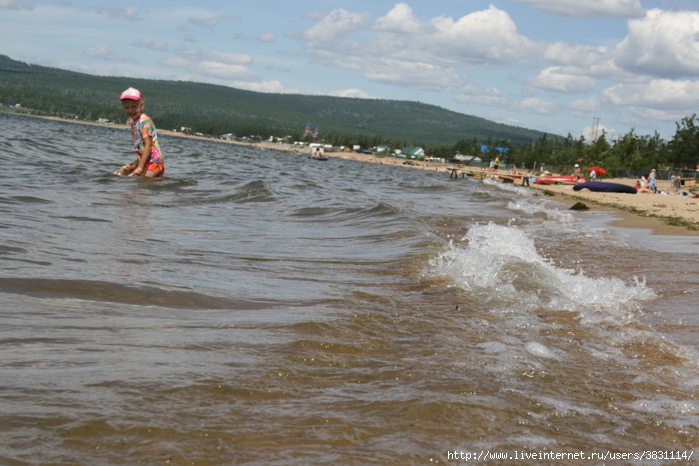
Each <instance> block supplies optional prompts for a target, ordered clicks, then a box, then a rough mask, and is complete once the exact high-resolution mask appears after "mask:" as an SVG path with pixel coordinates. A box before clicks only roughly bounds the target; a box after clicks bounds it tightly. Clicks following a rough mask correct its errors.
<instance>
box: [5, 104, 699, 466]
mask: <svg viewBox="0 0 699 466" xmlns="http://www.w3.org/2000/svg"><path fill="white" fill-rule="evenodd" d="M156 124H157V121H156ZM161 146H162V149H163V153H164V155H165V162H166V177H165V178H164V179H160V180H146V179H139V178H132V177H116V176H113V175H112V174H111V173H112V172H113V171H114V170H116V169H117V168H118V167H119V166H120V165H122V164H124V163H127V162H129V161H131V160H132V159H133V158H134V156H133V153H132V150H133V149H132V143H131V136H130V133H129V132H128V131H126V130H125V129H123V128H114V127H98V126H87V125H80V124H69V123H61V122H54V121H46V120H39V119H32V118H27V119H24V120H22V119H20V118H19V117H18V116H16V115H3V114H0V163H1V164H2V175H1V176H0V215H1V217H0V219H1V220H0V406H2V409H1V410H0V438H1V439H2V440H0V464H3V465H68V464H70V465H96V464H105V465H106V464H109V465H134V464H146V465H155V464H177V465H190V464H191V465H225V464H271V465H285V464H452V463H453V464H457V463H463V462H465V459H464V458H465V456H461V457H459V458H457V457H456V456H455V455H456V454H457V453H460V454H463V455H469V454H476V455H477V456H480V457H481V458H480V462H481V463H484V464H500V463H502V462H500V463H499V462H498V461H497V460H495V459H493V458H495V457H496V455H507V456H506V457H507V458H510V457H512V458H513V459H515V458H519V459H521V458H522V455H524V454H526V455H532V454H542V455H544V454H546V453H549V454H551V453H570V454H572V453H574V452H583V453H584V454H585V455H586V456H585V458H588V457H590V460H586V461H583V462H578V463H576V462H575V461H566V460H563V461H559V460H547V459H544V460H541V459H539V460H537V462H536V464H572V463H574V464H626V463H627V462H626V461H624V460H619V461H609V460H595V459H594V458H592V455H604V454H608V452H611V453H617V454H620V453H630V454H638V455H640V454H642V453H643V452H646V453H644V454H645V455H646V456H644V459H645V461H643V463H642V464H667V462H666V461H663V460H662V459H660V458H661V457H660V456H659V453H658V452H662V453H661V454H662V455H666V457H667V458H668V459H669V458H670V455H671V454H675V455H681V454H682V453H684V454H685V458H683V461H682V462H685V463H686V462H687V461H686V459H687V458H686V456H687V455H689V454H694V456H693V458H691V459H690V460H689V463H690V464H691V462H693V461H696V460H697V458H698V456H697V455H699V399H698V398H697V393H699V352H698V350H699V343H698V342H697V335H698V334H699V315H698V313H697V297H698V295H699V246H697V245H696V244H694V241H695V239H696V238H687V237H682V238H666V237H657V236H650V235H649V234H648V233H647V232H645V231H643V230H633V231H631V232H629V230H622V229H617V228H613V227H610V226H608V225H609V221H610V220H612V218H613V217H612V216H611V214H609V213H605V212H600V211H591V212H582V213H581V212H572V211H569V210H567V206H565V205H563V204H559V203H557V202H555V201H552V200H551V199H550V198H547V197H546V196H542V195H540V192H539V191H536V190H533V189H531V190H530V189H528V188H521V187H517V186H512V185H502V184H496V183H491V182H487V181H486V182H481V181H476V180H471V179H450V178H449V176H448V174H446V173H444V172H429V171H422V170H415V169H411V168H407V167H402V166H388V165H380V164H370V163H362V162H356V161H351V160H345V159H340V158H335V159H332V158H331V159H330V160H328V161H326V162H320V161H312V160H309V159H307V158H306V156H305V155H294V154H292V153H290V152H284V151H274V150H262V149H260V148H252V147H244V146H237V145H230V144H225V143H221V142H214V141H201V140H194V139H186V138H177V137H166V136H161ZM537 194H539V195H537ZM693 450H698V451H697V452H694V451H693ZM651 452H655V457H652V453H651ZM530 457H531V456H530ZM608 458H610V457H609V456H608ZM471 461H473V459H471ZM527 462H528V463H529V464H533V463H532V461H531V460H530V461H525V463H527ZM632 463H633V464H639V463H638V462H637V461H636V462H632V461H628V464H632ZM508 464H510V463H509V462H508ZM695 464H696V463H695Z"/></svg>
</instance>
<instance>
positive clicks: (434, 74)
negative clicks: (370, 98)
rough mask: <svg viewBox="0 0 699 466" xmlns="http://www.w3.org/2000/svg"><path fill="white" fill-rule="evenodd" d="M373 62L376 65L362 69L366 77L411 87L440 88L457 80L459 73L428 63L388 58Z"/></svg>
mask: <svg viewBox="0 0 699 466" xmlns="http://www.w3.org/2000/svg"><path fill="white" fill-rule="evenodd" d="M374 64H375V65H376V66H374V67H372V69H366V70H365V71H364V75H365V76H366V77H367V78H368V79H370V80H372V81H378V82H383V83H390V84H398V85H401V86H405V87H410V88H413V89H423V90H440V89H444V88H446V87H448V86H450V85H452V84H453V83H454V82H455V81H458V80H459V75H458V74H457V73H456V72H455V71H454V70H450V69H446V68H442V67H440V66H437V65H432V64H429V63H418V62H412V61H401V60H391V59H389V60H385V61H384V62H382V63H374Z"/></svg>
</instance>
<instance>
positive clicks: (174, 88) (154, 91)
mask: <svg viewBox="0 0 699 466" xmlns="http://www.w3.org/2000/svg"><path fill="white" fill-rule="evenodd" d="M129 86H133V87H136V88H138V89H140V90H141V91H142V92H143V94H144V95H145V101H146V111H147V112H148V114H149V115H150V116H151V117H152V118H153V119H154V120H155V122H156V124H157V126H158V127H160V128H164V129H171V128H180V127H182V126H186V127H190V128H192V130H193V131H197V132H202V133H205V134H212V135H220V134H226V133H234V134H237V135H239V136H240V135H251V134H256V135H261V136H263V137H267V136H269V135H276V136H285V135H292V136H294V137H297V138H298V137H301V135H302V134H303V130H304V127H305V126H306V124H307V123H309V122H310V123H311V124H312V126H313V129H315V127H316V125H318V126H319V127H320V134H321V138H334V139H335V140H337V139H339V138H349V139H351V138H359V139H363V140H371V141H373V143H374V144H378V143H381V142H385V141H395V142H397V143H401V144H405V145H411V144H413V145H425V146H432V147H434V146H443V145H451V144H454V143H456V142H457V141H459V140H466V141H473V140H474V139H475V140H477V141H479V142H483V143H485V142H486V141H490V142H493V143H504V142H506V143H508V144H510V145H514V146H516V145H520V144H523V143H528V142H531V141H534V140H536V139H538V138H540V137H541V136H542V135H544V133H542V132H539V131H534V130H530V129H526V128H521V127H516V126H510V125H505V124H501V123H495V122H493V121H489V120H486V119H484V118H478V117H475V116H470V115H464V114H461V113H457V112H452V111H450V110H446V109H444V108H441V107H437V106H434V105H427V104H422V103H419V102H409V101H397V100H383V99H356V98H344V97H330V96H310V95H299V94H267V93H260V92H252V91H244V90H240V89H234V88H231V87H226V86H218V85H213V84H202V83H194V82H184V81H163V80H149V79H135V78H127V77H108V76H93V75H89V74H84V73H76V72H73V71H67V70H61V69H57V68H48V67H44V66H38V65H31V64H27V63H24V62H19V61H16V60H12V59H11V58H9V57H7V56H5V55H0V102H2V103H4V104H6V105H10V104H11V105H14V104H17V103H19V104H21V105H22V107H25V108H28V109H32V110H33V111H35V112H36V113H37V114H43V115H55V116H67V117H70V118H73V117H75V116H77V117H79V118H81V119H85V120H96V119H98V118H106V119H109V120H113V121H120V120H121V121H123V119H124V115H123V111H122V110H121V106H120V105H119V102H118V96H119V94H120V92H121V91H123V90H124V89H126V88H127V87H129Z"/></svg>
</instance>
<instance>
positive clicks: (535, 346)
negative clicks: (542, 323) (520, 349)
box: [524, 341, 556, 359]
mask: <svg viewBox="0 0 699 466" xmlns="http://www.w3.org/2000/svg"><path fill="white" fill-rule="evenodd" d="M524 349H525V350H527V353H529V354H531V355H534V356H539V357H541V358H551V359H556V355H555V354H554V352H553V351H551V350H550V349H548V348H547V347H545V346H544V345H542V344H541V343H537V342H535V341H530V342H529V343H527V344H526V345H524Z"/></svg>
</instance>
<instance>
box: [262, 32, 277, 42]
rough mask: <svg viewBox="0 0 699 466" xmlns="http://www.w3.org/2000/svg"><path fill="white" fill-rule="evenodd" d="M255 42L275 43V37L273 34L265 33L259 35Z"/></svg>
mask: <svg viewBox="0 0 699 466" xmlns="http://www.w3.org/2000/svg"><path fill="white" fill-rule="evenodd" d="M257 40H259V41H260V42H276V41H277V36H276V35H275V34H274V33H273V32H267V33H265V34H260V35H259V36H257Z"/></svg>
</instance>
